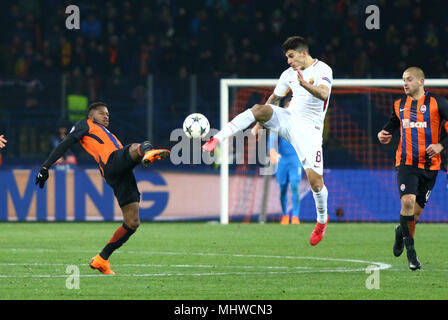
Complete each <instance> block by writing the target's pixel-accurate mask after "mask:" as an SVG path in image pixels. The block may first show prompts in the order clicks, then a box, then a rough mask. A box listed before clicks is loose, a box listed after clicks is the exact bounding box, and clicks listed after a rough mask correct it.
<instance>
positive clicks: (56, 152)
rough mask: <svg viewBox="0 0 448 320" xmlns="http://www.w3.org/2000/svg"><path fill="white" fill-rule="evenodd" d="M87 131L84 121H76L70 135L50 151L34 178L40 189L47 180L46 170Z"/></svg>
mask: <svg viewBox="0 0 448 320" xmlns="http://www.w3.org/2000/svg"><path fill="white" fill-rule="evenodd" d="M88 131H89V128H88V125H87V122H86V120H80V121H78V122H77V123H76V124H75V125H74V126H73V128H72V129H71V131H70V133H69V134H68V135H67V137H66V138H65V139H64V140H62V141H61V142H60V143H59V144H58V145H57V146H56V148H54V149H53V151H51V153H50V155H49V156H48V158H47V160H45V162H44V164H43V165H42V168H41V169H40V171H39V173H38V174H37V176H36V184H39V187H40V188H43V187H44V185H45V181H47V179H48V169H50V167H51V166H52V165H53V163H55V162H56V160H58V159H59V158H60V157H62V156H63V155H64V154H65V153H66V152H67V150H68V149H69V148H70V147H71V146H72V145H74V144H75V143H77V142H78V141H79V140H80V138H81V137H82V136H84V135H85V134H87V133H88Z"/></svg>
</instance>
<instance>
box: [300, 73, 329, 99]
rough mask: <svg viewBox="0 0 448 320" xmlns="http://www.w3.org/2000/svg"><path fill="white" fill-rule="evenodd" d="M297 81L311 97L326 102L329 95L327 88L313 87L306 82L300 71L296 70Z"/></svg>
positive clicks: (321, 85) (320, 85) (321, 86)
mask: <svg viewBox="0 0 448 320" xmlns="http://www.w3.org/2000/svg"><path fill="white" fill-rule="evenodd" d="M297 80H298V81H299V83H300V85H301V86H302V87H303V88H304V89H305V90H306V91H308V92H309V93H311V94H312V95H313V96H315V97H316V98H318V99H321V100H324V101H325V100H327V98H328V96H329V94H330V88H329V87H327V86H326V85H324V84H319V85H318V86H313V85H312V84H311V83H308V82H306V80H305V79H304V78H303V75H302V72H301V71H300V70H297Z"/></svg>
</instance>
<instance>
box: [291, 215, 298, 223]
mask: <svg viewBox="0 0 448 320" xmlns="http://www.w3.org/2000/svg"><path fill="white" fill-rule="evenodd" d="M291 224H300V220H299V217H296V216H292V219H291Z"/></svg>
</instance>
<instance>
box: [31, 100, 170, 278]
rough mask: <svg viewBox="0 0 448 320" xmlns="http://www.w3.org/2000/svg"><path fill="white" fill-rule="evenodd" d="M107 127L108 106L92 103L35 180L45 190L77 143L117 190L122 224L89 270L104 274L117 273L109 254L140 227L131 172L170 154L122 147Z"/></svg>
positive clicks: (140, 145)
mask: <svg viewBox="0 0 448 320" xmlns="http://www.w3.org/2000/svg"><path fill="white" fill-rule="evenodd" d="M108 125H109V111H108V109H107V105H106V104H105V103H103V102H95V103H92V104H91V105H90V106H89V108H88V116H87V119H84V120H80V121H78V122H77V123H75V125H74V126H73V127H72V129H71V130H70V133H69V134H68V135H67V137H66V138H65V139H64V140H63V141H62V142H61V143H59V144H58V145H57V146H56V148H55V149H54V150H53V151H52V152H51V153H50V155H49V157H48V159H47V160H46V161H45V162H44V164H43V165H42V168H41V170H40V172H39V173H38V175H37V177H36V184H39V187H40V188H43V187H44V184H45V181H46V180H47V179H48V170H49V169H50V167H51V165H52V164H53V163H54V162H55V161H56V160H57V159H59V158H60V157H61V156H62V155H64V154H65V152H66V151H67V150H68V149H69V148H70V146H72V145H73V144H75V143H77V142H80V143H81V146H82V147H83V148H84V149H85V150H86V151H87V152H88V153H89V154H90V155H91V156H92V157H93V158H94V159H95V161H96V162H97V163H98V167H99V170H100V172H101V175H102V176H103V177H104V179H105V181H106V182H107V184H109V185H110V186H111V187H112V189H113V190H114V194H115V197H116V198H117V200H118V204H119V205H120V208H121V211H122V213H123V224H122V225H121V226H120V227H119V228H118V229H117V230H116V231H115V233H114V234H113V236H112V238H111V239H110V240H109V242H108V243H107V244H106V246H105V247H104V248H103V250H102V251H101V252H100V253H99V254H97V255H96V256H95V257H93V258H92V260H91V261H90V267H91V268H92V269H97V270H99V271H100V272H101V273H104V274H114V271H112V270H111V268H110V263H109V257H110V255H111V254H112V253H113V252H114V251H115V250H116V249H118V248H119V247H121V246H122V245H123V244H124V243H125V242H126V241H127V240H128V239H129V237H130V236H131V235H132V234H133V233H134V232H135V231H136V230H137V228H138V226H139V224H140V219H139V201H140V192H139V191H138V189H137V183H136V180H135V177H134V173H133V171H132V170H133V169H134V167H135V166H136V165H137V164H139V163H140V162H141V163H142V164H143V165H144V166H148V165H149V164H150V163H152V162H154V161H156V160H163V159H166V158H167V157H168V156H169V153H170V151H169V150H166V149H153V148H152V145H151V144H150V143H149V141H144V142H142V143H132V144H129V145H126V146H125V147H123V145H122V144H121V142H120V141H119V140H118V139H117V137H116V136H115V135H114V134H112V133H111V132H110V131H109V130H107V126H108Z"/></svg>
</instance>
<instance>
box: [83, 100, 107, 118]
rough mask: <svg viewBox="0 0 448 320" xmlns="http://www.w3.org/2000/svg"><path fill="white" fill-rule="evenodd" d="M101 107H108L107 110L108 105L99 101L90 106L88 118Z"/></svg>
mask: <svg viewBox="0 0 448 320" xmlns="http://www.w3.org/2000/svg"><path fill="white" fill-rule="evenodd" d="M99 107H106V108H107V104H105V103H104V102H101V101H97V102H93V103H91V104H90V105H89V108H88V109H87V116H89V114H90V112H92V110H96V109H98V108H99Z"/></svg>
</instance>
